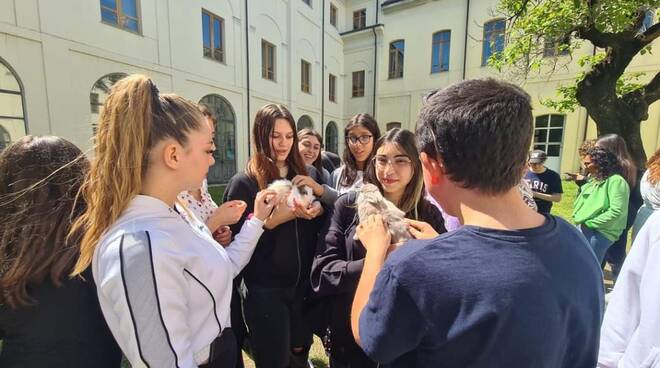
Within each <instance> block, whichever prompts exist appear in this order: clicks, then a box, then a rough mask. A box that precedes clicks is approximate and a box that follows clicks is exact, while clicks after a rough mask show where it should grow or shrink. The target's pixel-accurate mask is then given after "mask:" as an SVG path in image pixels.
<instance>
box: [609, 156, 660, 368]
mask: <svg viewBox="0 0 660 368" xmlns="http://www.w3.org/2000/svg"><path fill="white" fill-rule="evenodd" d="M647 165H648V170H647V172H646V174H645V175H644V179H642V196H644V198H645V201H646V202H645V204H644V206H646V205H647V204H650V205H651V206H650V207H649V208H647V209H645V208H644V206H643V207H642V208H641V209H640V214H639V215H638V216H637V218H638V220H640V221H639V222H638V223H636V224H635V227H634V228H633V229H634V230H633V233H634V234H635V237H634V241H633V244H632V248H630V254H628V257H626V260H625V261H624V262H623V267H622V268H621V272H620V273H619V277H618V279H617V282H616V285H614V290H613V291H612V294H611V296H610V299H609V303H608V305H607V311H606V312H605V319H604V320H603V326H602V330H601V339H600V352H599V354H598V367H599V368H637V367H649V368H656V367H660V346H659V343H658V342H659V341H660V293H658V290H660V210H659V209H660V151H657V152H656V153H655V154H654V155H653V157H651V159H649V161H648V163H647ZM652 208H655V210H650V209H652ZM642 210H644V211H645V212H646V211H647V210H648V213H649V215H648V217H646V214H645V213H642ZM640 215H641V216H642V217H640ZM636 226H640V227H641V228H636ZM635 230H637V231H638V232H637V233H635Z"/></svg>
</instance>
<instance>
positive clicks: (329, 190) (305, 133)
mask: <svg viewBox="0 0 660 368" xmlns="http://www.w3.org/2000/svg"><path fill="white" fill-rule="evenodd" d="M321 142H322V139H321V135H320V134H319V133H317V132H316V131H315V130H313V129H309V128H305V129H302V130H300V131H299V132H298V150H299V151H300V154H301V155H302V159H303V161H304V162H305V165H307V166H313V167H314V168H315V169H316V170H317V171H318V172H319V173H321V174H322V177H323V180H322V181H321V182H320V183H317V182H316V181H315V180H314V179H312V178H311V177H310V176H308V175H297V176H296V177H294V178H293V180H292V182H293V184H294V185H307V186H309V187H310V188H312V191H313V192H314V195H315V196H316V197H318V198H319V200H320V201H321V203H323V204H324V205H327V206H330V207H331V206H333V205H334V203H335V201H336V200H337V196H338V195H339V193H338V192H337V191H336V190H335V189H334V188H333V187H332V177H331V175H330V172H328V170H326V169H325V168H324V167H323V163H322V161H323V160H322V158H321V150H322V149H323V144H321Z"/></svg>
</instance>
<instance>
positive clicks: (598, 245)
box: [578, 224, 614, 265]
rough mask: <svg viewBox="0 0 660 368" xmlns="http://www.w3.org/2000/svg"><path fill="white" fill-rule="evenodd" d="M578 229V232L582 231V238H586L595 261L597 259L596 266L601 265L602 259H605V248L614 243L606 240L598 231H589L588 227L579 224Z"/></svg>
mask: <svg viewBox="0 0 660 368" xmlns="http://www.w3.org/2000/svg"><path fill="white" fill-rule="evenodd" d="M578 227H579V229H580V231H582V234H584V236H585V237H586V238H587V242H588V243H589V246H590V247H591V250H592V251H593V252H594V254H595V255H596V259H598V264H599V265H600V264H601V263H603V259H605V253H606V252H607V248H609V247H610V245H612V244H613V243H614V241H612V240H609V239H607V238H606V237H605V236H604V235H603V234H601V233H600V232H599V231H598V230H592V229H589V228H588V227H586V226H584V224H581V225H579V226H578Z"/></svg>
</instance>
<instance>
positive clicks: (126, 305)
mask: <svg viewBox="0 0 660 368" xmlns="http://www.w3.org/2000/svg"><path fill="white" fill-rule="evenodd" d="M95 142H96V149H95V158H94V160H93V161H92V165H91V170H90V172H89V174H88V176H87V177H86V179H85V182H84V183H83V185H82V188H81V194H82V197H83V198H84V200H85V202H86V203H87V209H86V211H85V212H84V213H83V214H82V215H81V216H80V217H79V218H78V220H77V221H76V222H75V223H74V225H73V227H72V230H71V234H72V235H73V234H80V233H82V241H81V246H80V257H79V259H78V261H77V263H76V265H75V268H74V271H73V273H74V274H79V273H81V272H83V271H84V270H85V269H86V268H87V267H89V266H90V265H91V267H92V272H93V275H94V281H95V282H96V285H97V293H98V297H99V302H100V305H101V309H102V311H103V315H104V317H105V319H106V321H107V323H108V326H109V327H110V330H111V331H112V333H113V335H114V337H115V339H116V340H117V342H118V343H119V346H120V347H121V349H122V350H123V352H124V354H125V355H126V357H127V358H128V360H129V361H130V362H131V364H132V366H133V367H142V366H151V367H198V366H200V367H214V368H215V367H233V365H234V359H235V356H236V354H235V352H234V351H233V350H232V349H235V343H234V337H233V332H232V330H231V323H230V318H229V315H230V313H229V303H230V297H231V281H232V279H233V277H234V276H235V275H237V274H238V273H239V272H240V270H241V269H242V268H243V266H244V265H245V264H246V263H247V262H248V260H249V259H250V257H251V255H252V252H253V250H254V247H255V246H256V244H257V241H258V240H259V237H260V236H261V234H262V232H263V221H264V220H265V219H266V217H267V216H268V214H269V213H270V211H271V208H272V207H273V205H274V202H275V201H271V200H270V198H271V197H272V196H273V194H274V193H272V192H270V191H261V192H259V194H258V195H257V200H256V204H255V206H254V216H253V217H252V218H251V219H250V220H249V221H246V222H245V224H244V226H243V227H242V228H241V231H240V233H238V234H237V235H236V237H235V239H234V241H233V242H232V243H231V244H230V245H229V246H228V247H227V248H222V247H220V246H218V245H217V243H216V242H215V241H214V239H213V237H212V235H211V233H210V232H209V230H208V228H207V227H206V226H205V225H204V224H203V223H202V222H200V221H199V220H198V219H196V218H195V217H194V216H182V215H181V214H180V213H181V211H182V210H183V208H182V207H180V206H178V205H177V204H176V198H177V195H178V194H179V193H180V192H182V191H184V190H192V189H195V188H196V187H198V186H199V183H201V182H202V180H203V179H204V178H205V177H206V174H207V172H208V168H209V166H211V165H212V164H213V162H214V160H213V156H212V154H213V151H214V150H215V146H214V144H213V137H212V135H211V128H210V127H209V126H208V125H207V124H205V123H204V117H203V116H202V114H201V112H200V111H199V110H198V108H197V106H196V105H195V104H193V103H192V102H190V101H187V100H185V99H183V98H181V97H179V96H176V95H174V94H163V95H161V94H159V92H158V89H157V88H156V86H155V85H154V83H153V82H152V81H151V80H150V79H149V78H147V77H145V76H142V75H131V76H128V77H126V78H124V79H122V80H121V81H119V82H117V83H116V84H115V85H114V86H113V88H112V90H111V92H110V96H109V97H108V99H107V100H106V102H105V105H104V107H103V112H102V113H101V117H100V120H99V128H98V131H97V134H96V136H95Z"/></svg>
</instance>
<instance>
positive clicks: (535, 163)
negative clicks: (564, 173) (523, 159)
mask: <svg viewBox="0 0 660 368" xmlns="http://www.w3.org/2000/svg"><path fill="white" fill-rule="evenodd" d="M547 159H548V155H547V154H546V153H545V152H543V151H541V150H534V151H532V152H530V153H529V159H528V160H527V164H528V169H527V172H526V173H525V180H527V183H529V186H530V188H532V192H534V202H536V207H537V209H538V212H541V213H550V210H552V203H553V202H559V201H561V194H562V193H564V190H563V188H562V185H561V177H560V176H559V174H558V173H557V172H556V171H554V170H551V169H549V168H547V167H546V166H545V165H544V164H545V161H546V160H547Z"/></svg>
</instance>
